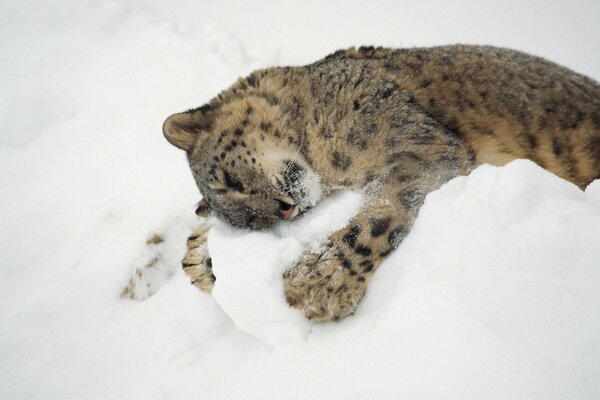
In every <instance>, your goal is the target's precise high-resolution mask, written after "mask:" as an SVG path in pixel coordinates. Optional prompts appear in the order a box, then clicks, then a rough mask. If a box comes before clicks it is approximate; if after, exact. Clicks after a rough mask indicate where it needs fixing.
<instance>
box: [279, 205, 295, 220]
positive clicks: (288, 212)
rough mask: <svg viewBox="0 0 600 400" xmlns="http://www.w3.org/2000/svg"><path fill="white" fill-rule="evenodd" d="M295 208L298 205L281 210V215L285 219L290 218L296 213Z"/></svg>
mask: <svg viewBox="0 0 600 400" xmlns="http://www.w3.org/2000/svg"><path fill="white" fill-rule="evenodd" d="M295 209H296V207H294V206H292V207H290V208H288V209H287V210H280V211H281V216H282V217H283V219H290V218H291V217H292V214H293V213H294V210H295Z"/></svg>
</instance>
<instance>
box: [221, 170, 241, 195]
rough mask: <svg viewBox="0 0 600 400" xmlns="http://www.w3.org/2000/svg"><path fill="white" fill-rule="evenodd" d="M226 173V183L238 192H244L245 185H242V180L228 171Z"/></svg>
mask: <svg viewBox="0 0 600 400" xmlns="http://www.w3.org/2000/svg"><path fill="white" fill-rule="evenodd" d="M224 175H225V185H227V187H229V188H231V189H233V190H235V191H238V192H243V191H244V185H242V182H240V181H239V180H238V179H237V178H235V177H233V176H232V175H230V174H228V173H227V172H225V173H224Z"/></svg>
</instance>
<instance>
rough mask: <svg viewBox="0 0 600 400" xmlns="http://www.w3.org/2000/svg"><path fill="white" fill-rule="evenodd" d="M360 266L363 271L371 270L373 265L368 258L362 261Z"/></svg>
mask: <svg viewBox="0 0 600 400" xmlns="http://www.w3.org/2000/svg"><path fill="white" fill-rule="evenodd" d="M360 266H361V267H362V270H363V272H371V271H372V270H373V267H374V265H373V262H371V261H369V260H365V261H362V262H361V263H360Z"/></svg>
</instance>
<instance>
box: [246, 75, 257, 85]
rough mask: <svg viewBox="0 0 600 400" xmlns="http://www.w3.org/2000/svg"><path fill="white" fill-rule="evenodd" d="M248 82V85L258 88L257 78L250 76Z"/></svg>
mask: <svg viewBox="0 0 600 400" xmlns="http://www.w3.org/2000/svg"><path fill="white" fill-rule="evenodd" d="M246 82H248V85H250V86H252V87H256V86H257V84H258V80H257V79H256V76H254V75H250V76H248V77H247V78H246Z"/></svg>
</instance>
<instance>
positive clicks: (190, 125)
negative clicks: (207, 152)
mask: <svg viewBox="0 0 600 400" xmlns="http://www.w3.org/2000/svg"><path fill="white" fill-rule="evenodd" d="M212 120H213V117H212V113H211V107H210V106H209V105H208V104H207V105H205V106H202V107H200V108H196V109H194V110H189V111H186V112H182V113H178V114H173V115H171V116H170V117H169V118H167V120H166V121H165V123H164V124H163V134H164V135H165V138H167V140H168V141H169V143H171V144H172V145H173V146H175V147H179V148H180V149H182V150H185V151H191V150H192V149H193V148H194V144H196V138H197V137H198V134H199V133H200V132H202V131H206V130H208V129H210V126H211V123H212Z"/></svg>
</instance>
